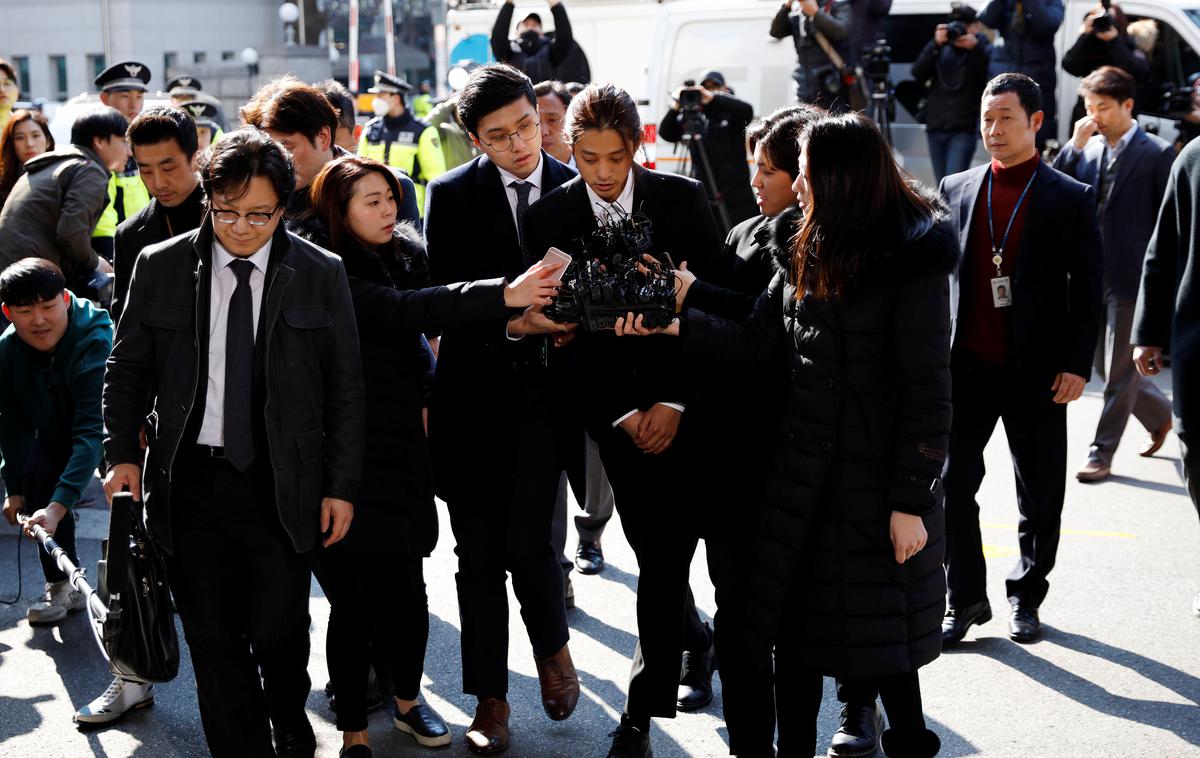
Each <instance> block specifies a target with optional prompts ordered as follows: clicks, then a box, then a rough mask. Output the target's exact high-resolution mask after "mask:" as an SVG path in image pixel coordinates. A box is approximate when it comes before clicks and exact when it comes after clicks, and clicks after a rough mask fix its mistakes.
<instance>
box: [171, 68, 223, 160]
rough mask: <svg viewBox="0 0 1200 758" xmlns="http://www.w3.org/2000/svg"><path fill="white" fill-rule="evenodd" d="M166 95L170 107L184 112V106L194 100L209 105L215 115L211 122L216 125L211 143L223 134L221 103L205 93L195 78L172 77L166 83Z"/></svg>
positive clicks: (184, 75) (181, 75)
mask: <svg viewBox="0 0 1200 758" xmlns="http://www.w3.org/2000/svg"><path fill="white" fill-rule="evenodd" d="M167 95H168V96H169V97H170V98H171V105H175V106H178V107H180V108H183V109H184V110H187V108H186V107H185V106H186V105H187V104H188V103H190V102H193V101H195V100H203V101H204V102H207V103H211V104H212V105H213V106H215V107H216V115H214V116H212V120H213V123H215V124H216V125H217V127H216V130H214V131H213V138H212V142H216V141H217V140H218V139H220V138H221V136H222V135H223V134H224V133H225V125H226V121H225V111H224V109H222V108H221V101H220V100H218V99H217V98H215V97H213V96H212V95H210V94H208V93H207V92H205V91H204V85H203V84H201V83H200V80H199V79H197V78H196V77H194V76H192V75H191V74H180V75H179V76H176V77H173V78H172V79H170V80H169V81H168V82H167ZM189 112H190V111H189ZM193 115H195V114H193ZM197 124H199V122H197ZM210 144H211V143H210Z"/></svg>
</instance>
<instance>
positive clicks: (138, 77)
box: [94, 61, 150, 92]
mask: <svg viewBox="0 0 1200 758" xmlns="http://www.w3.org/2000/svg"><path fill="white" fill-rule="evenodd" d="M149 83H150V69H149V67H147V66H146V64H144V63H138V62H137V61H121V62H120V63H114V64H113V65H111V66H109V67H108V68H106V69H104V71H102V72H101V73H100V76H97V77H96V79H95V81H94V84H95V85H96V87H98V88H99V90H100V91H101V92H120V91H122V90H130V89H140V90H141V91H142V92H145V91H146V90H147V89H148V88H147V87H146V85H147V84H149Z"/></svg>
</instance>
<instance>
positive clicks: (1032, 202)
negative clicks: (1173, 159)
mask: <svg viewBox="0 0 1200 758" xmlns="http://www.w3.org/2000/svg"><path fill="white" fill-rule="evenodd" d="M1041 124H1042V112H1041V91H1040V88H1039V87H1038V85H1037V83H1036V82H1034V81H1033V80H1032V79H1030V78H1029V77H1028V76H1025V75H1024V74H1002V75H1000V76H998V77H996V78H995V79H993V80H992V81H991V82H989V83H988V86H987V88H986V89H985V90H984V92H983V109H982V116H981V131H982V133H983V140H984V144H985V145H986V146H987V148H988V152H989V153H991V155H992V161H991V165H988V166H979V167H977V168H973V169H971V170H969V171H964V172H963V173H961V174H954V175H952V176H948V177H946V178H945V179H944V180H943V181H942V186H941V192H942V196H943V197H944V198H945V199H946V202H947V204H948V205H949V207H950V214H951V217H952V218H953V219H954V221H956V222H957V224H958V228H959V234H960V239H961V241H962V258H961V260H960V262H959V266H958V268H957V270H956V272H955V274H954V275H953V278H952V282H951V293H950V303H951V308H952V309H953V310H952V314H953V315H954V318H955V322H954V332H953V336H952V339H953V341H954V344H953V359H952V363H951V371H952V376H953V379H954V423H953V426H952V428H951V432H950V450H949V454H948V456H947V458H946V462H945V468H944V471H943V475H942V486H943V487H945V492H946V540H947V547H946V578H947V584H948V585H949V598H948V606H949V608H948V610H947V612H946V617H945V620H944V621H943V624H942V639H943V642H944V644H946V645H952V644H954V643H957V642H958V641H960V640H961V639H962V638H963V636H964V635H965V634H966V632H967V629H968V628H969V627H970V626H971V625H972V624H982V623H984V622H986V621H988V620H989V619H991V617H992V610H991V606H990V605H989V604H988V600H987V587H986V576H985V574H986V566H985V564H984V557H983V545H982V538H981V535H980V528H979V504H978V503H977V502H976V501H975V494H976V492H978V490H979V485H980V483H981V482H982V481H983V474H984V466H983V449H984V447H985V446H986V445H987V443H988V440H989V439H990V438H991V436H992V432H993V431H994V430H995V428H996V422H997V420H999V419H1003V420H1004V430H1005V432H1006V434H1007V436H1008V446H1009V450H1010V451H1011V452H1012V457H1013V467H1014V469H1015V473H1016V479H1017V507H1018V509H1019V511H1020V518H1019V520H1018V534H1019V543H1020V548H1021V558H1020V560H1019V561H1018V562H1017V565H1016V567H1015V568H1014V569H1013V570H1012V572H1011V573H1010V574H1009V576H1008V581H1007V583H1006V584H1007V588H1008V600H1009V603H1011V604H1012V614H1011V615H1010V617H1009V636H1010V637H1011V638H1012V639H1014V640H1016V641H1018V642H1029V641H1032V640H1034V639H1036V638H1037V636H1038V635H1039V634H1040V631H1041V624H1040V620H1039V615H1038V609H1039V607H1040V606H1041V603H1042V601H1043V600H1044V599H1045V597H1046V592H1047V590H1048V589H1049V586H1050V585H1049V582H1048V581H1047V576H1048V575H1049V573H1050V570H1051V569H1052V568H1053V567H1054V560H1055V556H1056V554H1057V552H1058V532H1059V523H1060V520H1061V516H1062V507H1063V499H1064V497H1065V494H1066V481H1065V479H1066V465H1067V461H1066V455H1067V451H1066V446H1067V413H1066V411H1067V403H1070V402H1073V401H1075V400H1077V399H1078V398H1079V396H1080V395H1081V394H1083V388H1084V385H1085V384H1086V383H1087V379H1088V376H1089V375H1090V374H1091V365H1092V358H1093V355H1094V353H1095V350H1096V338H1097V334H1098V331H1099V326H1100V318H1101V314H1100V304H1101V272H1100V269H1101V250H1100V234H1099V230H1098V228H1097V224H1096V206H1095V202H1094V199H1093V196H1094V193H1093V191H1092V188H1091V187H1088V186H1087V185H1084V184H1080V183H1079V182H1076V181H1075V180H1074V179H1071V178H1069V177H1067V176H1065V175H1063V174H1062V173H1060V172H1058V171H1055V170H1054V169H1052V168H1050V167H1049V166H1047V165H1045V164H1043V163H1042V162H1041V160H1040V159H1039V158H1038V151H1037V147H1036V142H1035V138H1036V135H1037V132H1038V128H1039V127H1040V126H1041Z"/></svg>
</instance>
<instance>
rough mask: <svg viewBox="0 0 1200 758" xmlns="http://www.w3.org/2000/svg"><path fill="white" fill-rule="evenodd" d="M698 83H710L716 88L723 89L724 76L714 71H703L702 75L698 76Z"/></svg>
mask: <svg viewBox="0 0 1200 758" xmlns="http://www.w3.org/2000/svg"><path fill="white" fill-rule="evenodd" d="M699 82H700V84H704V83H705V82H712V83H713V84H715V85H717V86H718V87H724V86H725V75H724V74H722V73H721V72H720V71H716V70H711V71H705V72H704V73H703V74H701V75H700V79H699Z"/></svg>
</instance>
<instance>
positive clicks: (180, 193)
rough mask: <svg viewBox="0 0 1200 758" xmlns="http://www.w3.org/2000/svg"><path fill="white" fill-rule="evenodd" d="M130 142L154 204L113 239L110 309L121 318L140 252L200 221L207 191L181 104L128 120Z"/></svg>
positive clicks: (193, 133) (193, 128)
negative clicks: (198, 168)
mask: <svg viewBox="0 0 1200 758" xmlns="http://www.w3.org/2000/svg"><path fill="white" fill-rule="evenodd" d="M128 137H129V145H130V147H131V148H132V149H133V159H134V160H135V161H137V165H138V174H139V175H140V176H141V178H142V184H144V185H146V190H147V191H148V192H149V193H150V197H151V200H150V204H149V205H147V206H146V207H145V208H142V209H141V210H140V211H138V212H137V213H135V214H134V215H133V216H130V217H129V218H127V219H125V220H124V221H123V222H121V225H120V226H118V227H117V235H116V238H115V241H114V252H113V270H114V273H115V274H116V278H115V279H114V280H113V300H112V307H111V308H109V311H110V312H111V313H112V317H113V321H114V322H115V321H118V320H119V319H120V316H121V309H122V308H124V307H125V295H126V293H127V292H128V291H129V278H130V277H131V276H132V275H133V262H134V261H136V260H137V256H138V253H140V252H142V250H143V249H144V248H147V247H149V246H151V245H153V244H156V243H158V242H162V241H164V240H168V239H170V238H171V237H174V236H176V235H179V234H183V233H185V232H190V231H192V230H193V229H195V228H196V227H198V226H200V220H201V219H202V218H203V217H204V190H203V189H201V188H200V179H199V177H197V176H196V170H195V167H194V166H193V165H192V159H193V158H195V157H196V149H197V142H196V122H195V121H193V120H192V117H191V116H189V115H188V114H187V113H186V112H184V111H182V110H180V109H179V108H167V107H162V106H159V107H154V108H150V109H148V110H145V111H142V112H141V113H140V114H139V115H138V117H137V118H135V119H134V120H133V123H131V124H130V125H129V132H128Z"/></svg>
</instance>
